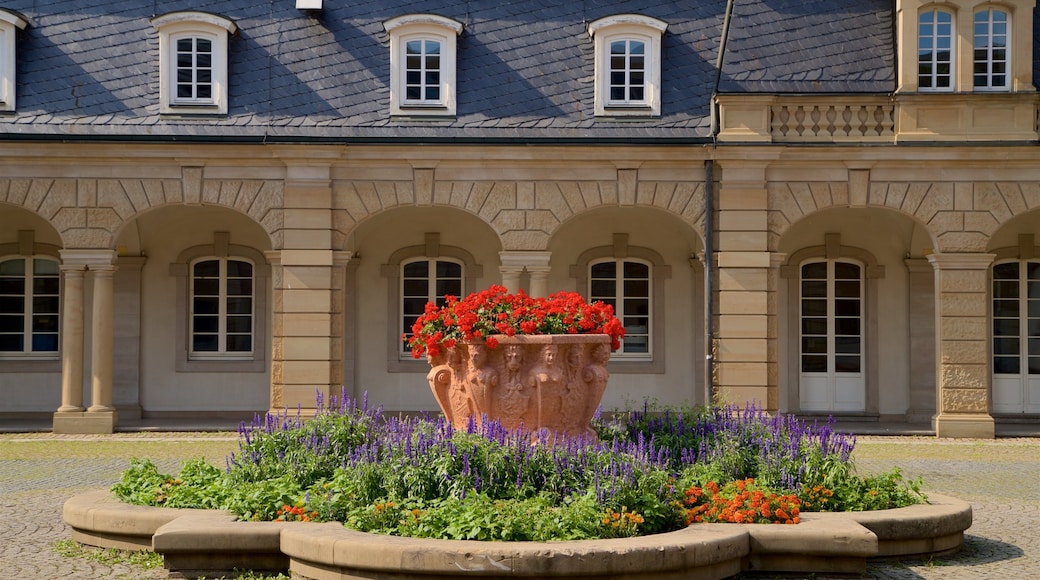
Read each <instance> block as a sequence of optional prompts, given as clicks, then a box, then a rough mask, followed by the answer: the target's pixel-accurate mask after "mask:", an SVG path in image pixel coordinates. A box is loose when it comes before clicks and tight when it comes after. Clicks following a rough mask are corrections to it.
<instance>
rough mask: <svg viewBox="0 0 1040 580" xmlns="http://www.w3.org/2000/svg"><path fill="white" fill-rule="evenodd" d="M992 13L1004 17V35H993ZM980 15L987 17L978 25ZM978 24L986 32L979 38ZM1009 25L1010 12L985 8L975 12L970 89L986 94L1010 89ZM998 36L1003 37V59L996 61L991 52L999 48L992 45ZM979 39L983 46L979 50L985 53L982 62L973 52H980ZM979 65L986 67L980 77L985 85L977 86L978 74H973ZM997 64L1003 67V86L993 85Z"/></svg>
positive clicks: (973, 18)
mask: <svg viewBox="0 0 1040 580" xmlns="http://www.w3.org/2000/svg"><path fill="white" fill-rule="evenodd" d="M994 13H1000V14H1002V15H1003V16H1004V21H1003V26H1004V34H1003V35H995V34H994V33H993V27H994V25H995V24H996V22H995V21H994V18H993V17H994ZM982 14H985V15H987V19H986V20H985V21H983V22H981V23H980V22H979V20H978V18H979V16H980V15H982ZM980 24H984V25H986V32H985V34H983V35H981V36H980V35H979V34H978V32H977V29H978V26H979V25H980ZM1011 25H1012V22H1011V12H1009V11H1008V10H1005V9H1002V8H992V7H987V8H981V9H979V10H976V11H975V14H974V15H973V17H972V76H971V83H972V88H973V89H974V90H976V91H980V92H986V91H993V92H1003V91H1008V90H1010V89H1011V74H1012V70H1011V58H1012V44H1011V43H1012V38H1011ZM998 36H1003V39H1004V46H1003V50H1004V58H1003V59H1002V60H998V59H994V58H993V51H994V50H995V49H999V48H1000V47H995V46H994V43H993V41H994V38H996V37H998ZM980 38H981V39H983V41H984V45H983V46H982V47H981V50H984V51H985V52H986V58H985V59H984V60H979V59H978V58H976V56H975V52H976V51H977V50H980V47H979V46H978V42H979V40H980ZM980 63H981V64H984V65H985V67H986V72H985V73H983V75H982V76H984V77H985V79H986V83H985V84H981V85H980V84H977V83H976V82H975V79H976V78H977V77H978V76H979V74H978V73H976V72H975V67H976V66H978V65H979V64H980ZM998 63H1001V64H1003V65H1004V72H1003V75H1004V83H1003V84H999V85H997V84H993V76H994V73H993V66H994V65H995V64H998Z"/></svg>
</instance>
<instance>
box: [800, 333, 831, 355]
mask: <svg viewBox="0 0 1040 580" xmlns="http://www.w3.org/2000/svg"><path fill="white" fill-rule="evenodd" d="M802 352H803V353H806V354H826V353H827V337H826V336H803V337H802Z"/></svg>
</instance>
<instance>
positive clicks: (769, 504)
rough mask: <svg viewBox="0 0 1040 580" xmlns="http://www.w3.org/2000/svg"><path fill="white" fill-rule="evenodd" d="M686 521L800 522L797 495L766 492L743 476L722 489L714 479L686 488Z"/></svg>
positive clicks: (690, 522) (739, 522)
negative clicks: (701, 484)
mask: <svg viewBox="0 0 1040 580" xmlns="http://www.w3.org/2000/svg"><path fill="white" fill-rule="evenodd" d="M685 503H686V506H687V510H686V524H687V525H689V524H692V523H700V522H706V523H709V522H728V523H733V524H768V523H773V524H797V523H799V522H800V521H801V518H800V517H799V515H798V514H799V505H800V502H799V500H798V498H797V497H796V496H794V495H777V494H775V493H766V492H764V491H762V490H761V489H757V488H756V487H755V480H754V479H751V478H748V479H741V480H737V481H734V482H732V483H729V484H727V485H726V486H725V487H723V488H722V489H719V485H718V484H717V483H715V482H714V481H709V482H708V483H706V484H704V487H703V488H700V487H696V486H694V487H691V488H690V489H687V490H686V502H685Z"/></svg>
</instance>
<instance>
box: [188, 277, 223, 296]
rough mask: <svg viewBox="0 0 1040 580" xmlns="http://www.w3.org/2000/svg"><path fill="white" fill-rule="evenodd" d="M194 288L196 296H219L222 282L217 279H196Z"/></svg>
mask: <svg viewBox="0 0 1040 580" xmlns="http://www.w3.org/2000/svg"><path fill="white" fill-rule="evenodd" d="M193 288H194V292H195V295H196V296H217V295H219V294H220V280H218V279H216V278H202V279H199V278H196V279H195V280H194V285H193Z"/></svg>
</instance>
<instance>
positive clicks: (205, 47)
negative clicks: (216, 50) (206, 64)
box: [195, 38, 213, 52]
mask: <svg viewBox="0 0 1040 580" xmlns="http://www.w3.org/2000/svg"><path fill="white" fill-rule="evenodd" d="M195 48H196V50H198V52H213V43H212V42H210V41H208V40H206V39H205V38H196V39H195Z"/></svg>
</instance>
